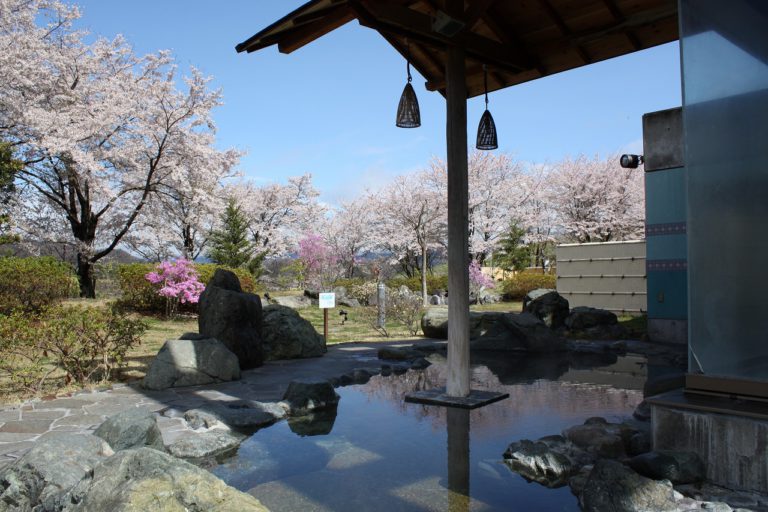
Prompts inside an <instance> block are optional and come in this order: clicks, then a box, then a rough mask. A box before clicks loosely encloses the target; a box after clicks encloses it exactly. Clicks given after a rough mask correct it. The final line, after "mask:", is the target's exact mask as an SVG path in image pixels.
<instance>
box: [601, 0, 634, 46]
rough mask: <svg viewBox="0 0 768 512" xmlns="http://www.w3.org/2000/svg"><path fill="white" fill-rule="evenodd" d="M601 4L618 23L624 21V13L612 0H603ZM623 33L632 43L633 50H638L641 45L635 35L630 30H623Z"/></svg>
mask: <svg viewBox="0 0 768 512" xmlns="http://www.w3.org/2000/svg"><path fill="white" fill-rule="evenodd" d="M603 4H604V5H605V7H606V8H607V9H608V11H609V12H610V13H611V17H613V19H614V21H617V22H619V23H622V22H624V21H625V19H624V14H622V12H621V11H620V10H619V8H618V6H617V5H616V4H615V3H614V2H613V0H603ZM624 34H625V35H626V37H627V39H628V40H629V42H630V44H631V45H632V48H634V49H635V50H639V49H641V48H642V47H643V45H642V44H640V41H639V40H638V39H637V36H636V35H635V34H634V33H633V32H632V31H631V30H627V31H625V32H624Z"/></svg>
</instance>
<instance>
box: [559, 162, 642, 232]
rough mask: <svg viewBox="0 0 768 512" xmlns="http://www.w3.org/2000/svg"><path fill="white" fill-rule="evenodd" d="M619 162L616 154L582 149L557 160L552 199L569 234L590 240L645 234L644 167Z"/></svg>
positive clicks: (564, 228) (563, 227)
mask: <svg viewBox="0 0 768 512" xmlns="http://www.w3.org/2000/svg"><path fill="white" fill-rule="evenodd" d="M618 162H619V158H618V156H616V155H613V156H610V157H608V158H602V159H601V158H599V157H597V156H595V157H592V158H589V157H586V156H584V155H581V156H578V157H576V158H566V159H564V160H562V161H561V162H559V163H557V164H555V165H554V166H553V168H552V170H551V171H550V173H549V176H548V182H549V186H548V195H549V201H550V202H551V203H552V204H553V205H554V209H555V211H556V212H557V218H558V223H559V224H560V226H561V227H562V230H563V232H564V234H565V235H566V236H567V238H568V239H570V240H572V241H575V242H580V243H584V242H608V241H612V240H627V239H633V238H638V237H640V238H641V237H642V236H643V227H644V219H645V212H644V190H643V171H642V169H623V168H621V167H620V166H619V163H618Z"/></svg>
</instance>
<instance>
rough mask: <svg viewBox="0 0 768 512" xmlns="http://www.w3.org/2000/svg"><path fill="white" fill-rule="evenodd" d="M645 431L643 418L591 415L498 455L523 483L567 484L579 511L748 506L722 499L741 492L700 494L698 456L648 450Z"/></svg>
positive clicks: (701, 467)
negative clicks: (617, 419) (557, 432)
mask: <svg viewBox="0 0 768 512" xmlns="http://www.w3.org/2000/svg"><path fill="white" fill-rule="evenodd" d="M649 431H650V425H649V424H648V422H646V421H637V420H628V421H625V422H621V423H611V422H608V421H607V420H605V419H604V418H600V417H594V418H589V419H587V420H586V421H585V422H584V424H582V425H575V426H572V427H570V428H567V429H565V430H564V431H563V432H562V434H561V435H549V436H545V437H542V438H540V439H538V440H535V441H534V440H529V439H522V440H519V441H515V442H513V443H511V444H510V445H509V447H508V448H507V450H506V451H505V452H504V455H503V457H504V462H505V463H506V465H507V467H509V468H510V469H511V470H512V471H514V472H516V473H518V474H519V475H520V476H522V477H523V478H525V479H526V480H528V481H529V482H536V483H538V484H540V485H543V486H545V487H550V488H557V487H562V486H565V485H568V486H569V487H570V489H571V492H572V493H573V494H574V495H576V496H577V497H578V499H579V505H580V507H581V509H582V510H584V511H585V512H605V511H608V510H610V511H613V512H637V511H657V510H658V511H660V510H665V511H687V510H717V511H721V512H731V511H734V512H737V511H741V512H747V511H748V510H750V509H746V508H731V506H730V505H728V504H727V503H726V502H727V501H730V500H733V501H741V502H743V501H744V498H745V497H744V496H743V493H737V495H734V496H736V497H735V498H734V497H732V496H728V495H724V496H723V495H720V496H718V495H717V494H716V493H715V492H713V493H710V494H709V495H706V494H704V493H702V492H701V489H702V484H703V482H704V476H705V467H704V463H703V462H702V460H701V459H700V458H699V457H698V455H696V454H695V453H692V452H683V451H668V450H659V451H652V450H651V443H650V433H649ZM704 485H706V484H704Z"/></svg>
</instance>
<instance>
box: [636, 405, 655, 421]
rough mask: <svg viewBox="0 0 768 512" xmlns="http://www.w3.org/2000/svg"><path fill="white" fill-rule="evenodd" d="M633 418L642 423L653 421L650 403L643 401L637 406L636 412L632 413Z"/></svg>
mask: <svg viewBox="0 0 768 512" xmlns="http://www.w3.org/2000/svg"><path fill="white" fill-rule="evenodd" d="M632 416H634V418H635V419H637V420H640V421H651V406H650V405H649V404H648V402H646V401H645V400H643V401H642V402H640V403H639V404H637V407H635V410H634V411H633V412H632Z"/></svg>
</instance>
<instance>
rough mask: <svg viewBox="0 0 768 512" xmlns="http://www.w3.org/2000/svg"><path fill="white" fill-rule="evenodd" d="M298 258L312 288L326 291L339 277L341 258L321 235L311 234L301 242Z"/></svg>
mask: <svg viewBox="0 0 768 512" xmlns="http://www.w3.org/2000/svg"><path fill="white" fill-rule="evenodd" d="M298 256H299V261H301V264H302V267H303V274H304V280H305V281H306V284H307V285H308V286H309V287H310V288H312V289H314V290H318V291H325V290H327V289H328V288H329V287H330V285H331V284H332V283H333V282H334V281H335V280H336V279H337V278H338V277H339V274H340V272H339V257H338V255H336V254H334V252H333V250H332V249H331V248H330V247H329V246H328V245H327V244H326V243H325V241H324V240H323V238H322V237H321V236H320V235H317V234H314V233H310V234H307V235H306V236H305V237H304V238H302V239H301V240H299V252H298Z"/></svg>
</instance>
